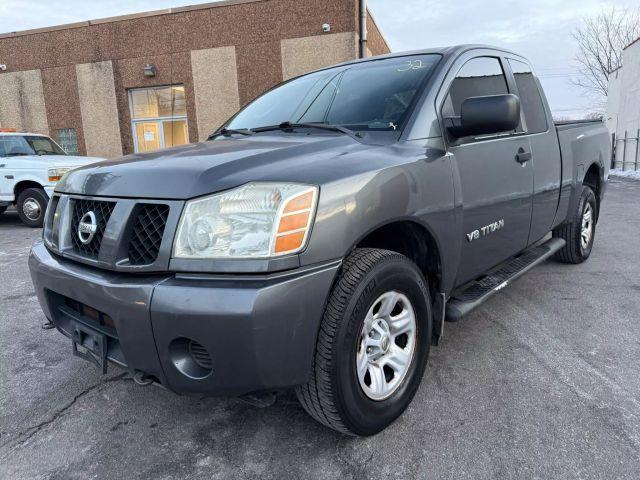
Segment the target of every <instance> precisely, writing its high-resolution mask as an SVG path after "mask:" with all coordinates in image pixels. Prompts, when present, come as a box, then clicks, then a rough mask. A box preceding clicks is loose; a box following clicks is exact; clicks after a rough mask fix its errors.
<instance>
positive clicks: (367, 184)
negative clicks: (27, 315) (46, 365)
mask: <svg viewBox="0 0 640 480" xmlns="http://www.w3.org/2000/svg"><path fill="white" fill-rule="evenodd" d="M609 158H610V143H609V134H608V133H607V130H606V128H605V127H604V125H603V124H602V123H601V122H584V123H580V122H578V123H563V124H554V123H553V121H552V119H551V113H550V110H549V106H548V105H547V102H546V100H545V98H544V96H543V94H542V89H541V88H540V84H539V82H538V80H537V79H536V76H535V74H534V73H533V70H532V68H531V66H530V64H529V62H528V61H527V60H526V59H524V58H523V57H521V56H519V55H517V54H515V53H512V52H508V51H505V50H502V49H498V48H492V47H487V46H470V45H465V46H457V47H451V48H442V49H430V50H423V51H417V52H410V53H398V54H392V55H387V56H383V57H375V58H367V59H363V60H358V61H353V62H349V63H344V64H341V65H337V66H335V67H331V68H326V69H323V70H320V71H316V72H313V73H310V74H307V75H303V76H301V77H298V78H295V79H293V80H290V81H288V82H285V83H283V84H281V85H278V86H276V87H275V88H273V89H272V90H270V91H268V92H267V93H265V94H264V95H262V96H260V97H259V98H257V99H256V100H254V101H253V102H252V103H250V104H249V105H247V106H246V107H245V108H243V109H242V110H241V111H239V112H238V113H237V114H236V115H235V116H234V117H232V118H231V119H230V120H229V121H228V122H227V123H226V124H225V125H223V127H221V128H220V129H219V130H218V131H217V132H215V133H214V134H212V135H211V137H210V138H209V140H208V141H205V142H202V143H198V144H194V145H189V146H184V147H180V148H175V149H170V150H165V151H160V152H155V153H147V154H140V155H131V156H128V157H124V158H122V159H119V160H115V161H106V162H102V163H98V164H96V165H93V166H89V167H83V168H80V169H77V170H74V171H72V172H70V173H69V174H67V175H65V176H64V177H63V178H62V180H61V181H60V183H59V184H58V186H57V187H56V189H55V193H54V195H53V198H52V201H51V202H50V206H49V209H48V212H47V215H46V218H45V227H44V232H43V241H42V242H39V243H37V244H36V245H34V247H33V249H32V251H31V256H30V259H29V266H30V269H31V275H32V279H33V283H34V285H35V289H36V292H37V295H38V299H39V301H40V304H41V306H42V308H43V310H44V313H45V315H46V317H47V318H48V320H49V322H51V324H52V325H53V326H55V327H56V328H57V329H58V330H59V331H60V332H62V333H63V334H65V335H66V336H68V337H70V339H71V341H70V342H69V343H70V346H71V347H72V349H73V352H74V354H76V355H78V356H81V357H83V358H85V359H87V360H90V361H92V362H94V363H96V364H97V365H98V366H99V368H101V369H102V371H103V372H106V370H107V365H108V364H109V363H113V364H116V365H119V366H120V367H122V368H125V369H127V370H128V371H130V372H131V374H132V375H133V376H134V378H135V379H137V380H138V381H140V382H141V383H145V382H158V383H160V384H162V385H164V386H166V387H167V388H169V389H170V390H172V391H174V392H177V393H199V394H203V393H204V394H217V395H234V396H244V397H246V398H253V399H256V398H258V399H260V398H267V397H268V395H273V392H275V391H277V390H280V389H287V388H295V391H296V393H297V396H298V398H299V400H300V402H301V403H302V405H303V406H304V408H305V409H306V410H307V411H308V412H309V413H310V414H311V415H312V416H313V417H314V418H315V419H317V420H318V421H320V422H322V423H323V424H325V425H327V426H329V427H331V428H334V429H336V430H338V431H340V432H344V433H347V434H352V435H363V436H364V435H372V434H375V433H377V432H379V431H381V430H382V429H384V428H385V427H387V426H388V425H389V424H391V423H392V422H393V421H394V420H395V419H396V418H397V417H398V416H399V415H400V414H401V413H402V412H403V411H404V409H405V408H406V407H407V405H408V404H409V402H410V401H411V399H412V397H413V395H414V393H415V392H416V389H417V388H418V385H419V384H420V381H421V380H422V377H423V372H424V369H425V366H426V364H427V357H428V355H429V350H430V347H431V346H432V345H437V344H438V342H439V341H440V340H441V339H442V337H443V329H444V323H445V321H446V320H449V321H456V320H459V319H460V318H461V317H463V316H464V315H465V314H466V313H467V312H469V311H470V310H472V309H473V308H474V307H476V306H478V305H479V304H481V303H482V302H483V301H484V300H486V299H487V298H488V297H489V296H491V295H492V294H494V293H496V292H498V291H499V290H501V289H503V288H504V287H505V286H507V285H508V284H509V283H510V282H511V281H513V280H514V279H515V278H517V277H518V276H519V275H521V274H523V273H524V272H526V271H527V270H528V269H530V268H532V267H533V266H535V265H536V264H538V263H540V262H542V261H543V260H545V259H547V258H549V257H551V256H553V255H555V257H556V258H557V259H558V260H559V261H561V262H565V263H573V264H576V263H580V262H583V261H585V260H586V259H587V258H588V257H589V254H590V252H591V248H592V245H593V241H594V234H595V229H596V222H597V220H598V215H599V212H600V204H601V201H602V198H603V194H604V190H605V185H606V181H607V177H608V163H609Z"/></svg>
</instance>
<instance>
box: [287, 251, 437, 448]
mask: <svg viewBox="0 0 640 480" xmlns="http://www.w3.org/2000/svg"><path fill="white" fill-rule="evenodd" d="M430 344H431V307H430V300H429V289H428V285H427V282H426V280H425V278H424V277H423V275H422V273H421V272H420V270H419V269H418V267H417V266H416V265H415V264H414V263H413V262H412V261H411V260H409V259H408V258H407V257H405V256H403V255H401V254H399V253H396V252H391V251H388V250H377V249H357V250H355V251H354V252H353V253H352V254H351V255H349V257H347V259H346V260H345V262H344V265H343V268H342V272H341V275H340V277H339V278H338V280H337V282H336V284H335V286H334V288H333V290H332V292H331V295H330V297H329V301H328V303H327V307H326V310H325V313H324V317H323V319H322V323H321V325H320V331H319V332H318V339H317V343H316V351H315V362H314V368H313V372H312V374H311V378H310V380H309V382H308V383H307V384H305V385H302V386H300V387H298V388H297V389H296V394H297V396H298V399H299V400H300V403H301V404H302V406H303V407H304V408H305V410H306V411H307V412H308V413H309V414H310V415H311V416H312V417H314V418H315V419H316V420H318V421H319V422H321V423H323V424H325V425H327V426H328V427H330V428H333V429H335V430H338V431H340V432H343V433H346V434H350V435H362V436H365V435H373V434H375V433H378V432H380V431H381V430H383V429H384V428H386V427H387V426H388V425H390V424H391V423H392V422H393V421H394V420H395V419H396V418H397V417H398V416H400V415H401V414H402V412H403V411H404V410H405V409H406V408H407V406H408V405H409V403H410V402H411V399H412V398H413V396H414V394H415V392H416V390H417V388H418V386H419V385H420V381H421V379H422V375H423V373H424V368H425V366H426V363H427V357H428V355H429V347H430Z"/></svg>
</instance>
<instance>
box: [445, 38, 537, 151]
mask: <svg viewBox="0 0 640 480" xmlns="http://www.w3.org/2000/svg"><path fill="white" fill-rule="evenodd" d="M477 58H493V59H496V60H498V63H499V65H500V68H501V69H502V73H503V75H504V77H505V80H506V83H507V93H511V94H514V95H516V96H518V91H517V88H516V85H515V79H514V77H513V74H512V72H511V68H510V66H509V65H508V63H509V62H508V61H507V58H506V56H505V55H504V54H503V53H502V52H500V51H497V50H487V49H482V50H471V51H467V52H465V53H463V54H461V55H460V56H459V57H458V58H456V59H455V61H454V62H453V64H452V65H451V67H450V68H449V71H448V72H447V74H446V77H445V80H444V81H443V84H442V87H441V89H440V91H439V92H438V95H437V97H436V109H437V110H436V115H437V117H438V122H439V124H440V130H441V133H442V138H443V140H444V142H445V145H448V146H449V147H459V146H462V145H470V144H475V143H480V142H487V141H494V140H502V139H510V138H513V137H520V136H523V135H526V120H525V118H524V113H523V111H522V108H521V109H520V126H521V127H522V131H514V132H509V133H496V134H490V135H481V136H475V137H473V136H469V137H462V138H459V139H455V138H452V137H451V136H450V135H449V133H448V131H447V128H446V125H445V117H444V115H443V109H444V106H445V103H446V100H447V97H448V96H449V91H450V90H451V86H452V84H453V81H454V80H455V79H456V77H457V76H458V73H460V71H461V70H462V68H464V66H465V65H466V64H467V63H469V62H471V61H472V60H475V59H477ZM519 98H520V97H519V96H518V99H519Z"/></svg>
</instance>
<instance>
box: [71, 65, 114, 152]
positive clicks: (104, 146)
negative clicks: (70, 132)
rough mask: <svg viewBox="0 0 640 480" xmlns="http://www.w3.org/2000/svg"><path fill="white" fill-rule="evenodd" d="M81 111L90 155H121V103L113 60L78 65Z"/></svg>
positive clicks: (77, 75)
mask: <svg viewBox="0 0 640 480" xmlns="http://www.w3.org/2000/svg"><path fill="white" fill-rule="evenodd" d="M76 77H77V80H78V96H79V98H80V113H81V114H82V128H83V130H84V138H85V144H86V146H87V155H89V156H96V157H106V158H114V157H119V156H121V155H122V141H121V139H120V125H119V123H118V107H117V105H116V91H115V85H114V79H113V65H112V63H111V62H110V61H106V62H97V63H83V64H80V65H76Z"/></svg>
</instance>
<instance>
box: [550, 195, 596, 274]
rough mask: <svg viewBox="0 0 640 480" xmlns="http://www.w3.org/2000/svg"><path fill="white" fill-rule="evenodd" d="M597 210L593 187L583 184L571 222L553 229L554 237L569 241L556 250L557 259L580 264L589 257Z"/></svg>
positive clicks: (594, 232) (594, 233)
mask: <svg viewBox="0 0 640 480" xmlns="http://www.w3.org/2000/svg"><path fill="white" fill-rule="evenodd" d="M596 212H597V203H596V196H595V194H594V193H593V190H591V187H589V186H587V185H583V186H582V192H581V194H580V199H579V200H578V205H577V206H576V209H575V211H574V212H573V216H572V218H571V222H569V223H565V224H563V225H561V226H559V227H558V228H556V229H555V230H554V231H553V237H555V238H562V239H564V241H565V242H567V243H566V244H565V246H564V247H562V248H561V249H560V250H558V252H556V255H555V257H556V259H557V260H559V261H560V262H562V263H573V264H578V263H582V262H584V261H585V260H587V259H588V258H589V256H590V255H591V249H592V248H593V241H594V238H595V235H596Z"/></svg>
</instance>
